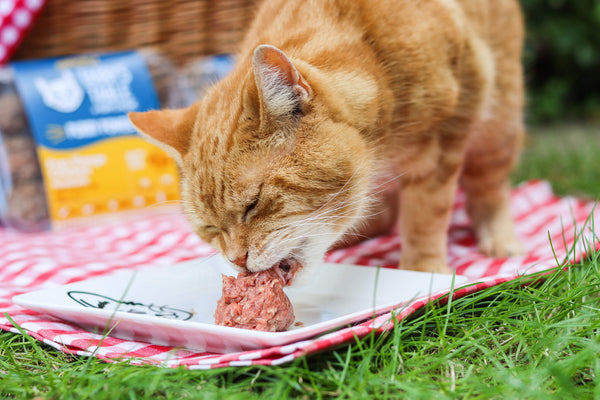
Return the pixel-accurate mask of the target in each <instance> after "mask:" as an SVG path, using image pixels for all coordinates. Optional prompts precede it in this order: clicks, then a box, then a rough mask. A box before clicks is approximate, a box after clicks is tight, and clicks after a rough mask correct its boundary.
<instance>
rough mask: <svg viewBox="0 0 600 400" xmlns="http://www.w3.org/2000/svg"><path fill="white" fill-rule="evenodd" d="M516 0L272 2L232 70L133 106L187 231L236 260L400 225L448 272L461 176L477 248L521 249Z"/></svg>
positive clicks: (276, 256)
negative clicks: (200, 92) (161, 105)
mask: <svg viewBox="0 0 600 400" xmlns="http://www.w3.org/2000/svg"><path fill="white" fill-rule="evenodd" d="M522 39H523V26H522V17H521V12H520V9H519V5H518V3H517V1H516V0H493V1H481V0H421V1H413V0H411V1H406V0H378V1H370V0H266V1H264V3H263V4H262V6H261V8H260V10H259V11H258V14H257V16H256V18H255V21H254V23H253V25H252V26H251V28H250V30H249V32H248V33H247V36H246V38H245V40H244V42H243V43H242V46H241V50H240V52H239V55H238V62H237V65H236V68H235V69H234V71H233V72H232V73H231V74H230V75H229V76H228V77H227V78H225V79H224V80H222V81H221V82H219V83H217V84H216V85H215V86H214V87H213V88H212V89H211V90H210V91H209V92H208V93H207V94H206V96H205V97H204V98H203V99H202V100H201V101H199V102H197V103H195V104H194V105H192V106H191V107H189V108H187V109H182V110H163V111H150V112H147V113H132V114H130V119H131V121H132V122H133V124H134V125H135V126H136V128H137V129H138V130H139V131H140V132H141V133H143V134H144V135H146V136H147V137H149V138H150V139H151V140H153V141H155V142H157V143H158V144H159V145H161V146H162V147H163V148H164V149H165V150H167V151H168V152H169V153H170V154H171V155H172V156H173V157H174V158H175V159H176V160H177V162H178V163H179V165H180V167H181V173H182V187H181V189H182V199H183V205H184V209H185V211H186V214H187V216H188V218H189V220H190V222H191V225H192V227H193V229H194V230H195V231H196V232H197V233H198V235H199V236H200V238H202V239H203V240H205V241H206V242H208V243H210V244H212V245H214V246H215V247H216V248H218V249H220V250H221V252H222V253H223V254H224V256H225V257H226V258H228V259H229V260H230V261H231V262H232V263H233V264H235V265H236V266H237V267H238V269H241V270H244V269H248V270H250V271H260V270H265V269H268V268H271V267H274V266H281V267H285V266H286V264H287V265H288V266H289V265H293V264H294V263H296V265H297V263H300V264H302V265H310V264H312V263H315V262H317V261H319V260H321V259H322V257H323V255H324V253H325V251H326V250H327V249H328V248H330V247H331V246H332V245H334V244H336V243H337V244H339V243H342V244H343V243H349V242H351V241H352V238H363V237H365V236H369V237H370V236H373V235H376V234H379V233H382V232H385V231H388V230H389V229H391V228H392V227H393V226H394V225H395V224H396V222H397V221H396V215H397V214H399V226H400V230H401V233H402V259H401V262H400V266H401V267H402V268H407V269H416V270H421V271H436V272H448V267H447V261H446V239H447V229H448V224H449V219H450V213H451V208H452V204H453V198H454V195H455V192H456V189H457V185H458V184H459V182H460V183H461V184H462V186H463V188H464V190H465V191H466V193H467V196H468V200H467V210H468V213H469V216H470V218H471V221H472V224H473V228H474V230H475V232H476V234H477V238H478V241H479V248H480V250H481V251H482V252H483V253H485V254H488V255H492V256H498V257H503V256H507V255H511V254H517V253H519V252H520V251H521V249H520V244H519V241H518V240H517V238H516V237H515V235H514V233H513V225H512V221H511V217H510V213H509V205H508V189H509V186H508V180H507V176H508V174H509V172H510V170H511V168H512V165H513V163H514V161H515V159H516V156H517V153H518V150H519V147H520V143H521V138H522V135H523V123H522V107H523V78H522V69H521V64H520V56H521V45H522Z"/></svg>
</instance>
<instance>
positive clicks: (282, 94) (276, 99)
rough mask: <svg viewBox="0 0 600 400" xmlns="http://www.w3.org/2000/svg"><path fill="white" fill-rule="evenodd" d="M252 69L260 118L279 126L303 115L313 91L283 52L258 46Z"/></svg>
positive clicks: (265, 46) (266, 46)
mask: <svg viewBox="0 0 600 400" xmlns="http://www.w3.org/2000/svg"><path fill="white" fill-rule="evenodd" d="M252 67H253V70H254V79H255V81H256V86H257V88H258V91H259V95H260V100H261V117H266V118H268V119H269V120H270V122H271V123H280V124H281V123H287V122H289V120H290V119H293V118H295V117H297V116H298V115H299V114H301V113H303V112H304V111H305V109H306V106H307V104H308V103H309V101H310V99H311V97H312V89H311V87H310V85H309V84H308V82H306V79H304V77H303V76H302V75H301V74H300V72H298V70H297V69H296V67H295V66H294V63H293V62H292V61H291V60H290V59H289V58H288V56H287V55H286V54H285V53H284V52H283V51H281V50H279V49H278V48H277V47H274V46H270V45H264V44H263V45H260V46H258V47H257V48H256V50H254V56H253V58H252Z"/></svg>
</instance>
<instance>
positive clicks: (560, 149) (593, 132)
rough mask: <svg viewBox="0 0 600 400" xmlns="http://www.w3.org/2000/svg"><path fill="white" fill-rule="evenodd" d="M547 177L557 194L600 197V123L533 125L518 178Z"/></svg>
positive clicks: (518, 171)
mask: <svg viewBox="0 0 600 400" xmlns="http://www.w3.org/2000/svg"><path fill="white" fill-rule="evenodd" d="M527 179H546V180H549V181H551V182H552V187H553V188H554V191H555V192H556V193H557V194H560V195H565V194H573V195H578V196H588V197H592V198H594V199H595V200H598V199H599V198H600V125H597V126H574V125H570V126H553V127H546V128H533V129H531V132H530V134H529V135H528V136H527V139H526V140H525V146H524V149H523V154H522V157H521V160H520V164H519V166H518V168H517V170H516V171H515V174H514V179H513V180H514V182H520V181H523V180H527Z"/></svg>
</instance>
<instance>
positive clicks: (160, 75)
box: [0, 50, 181, 230]
mask: <svg viewBox="0 0 600 400" xmlns="http://www.w3.org/2000/svg"><path fill="white" fill-rule="evenodd" d="M175 79H176V71H175V69H174V67H173V66H172V64H170V63H169V62H168V61H167V60H166V59H165V58H164V57H161V56H160V55H159V54H157V53H155V52H152V51H149V50H147V51H143V52H121V53H113V54H101V55H84V56H76V57H64V58H54V59H44V60H34V61H20V62H14V63H12V64H10V65H9V66H7V67H4V68H2V69H0V222H1V223H2V224H3V225H6V226H10V227H14V228H17V229H21V230H41V229H46V228H50V227H52V228H59V227H63V226H69V225H74V224H81V223H85V222H86V221H97V220H98V218H107V217H109V216H125V214H131V213H133V212H135V211H137V212H148V210H151V211H152V210H154V209H160V207H157V205H160V204H167V203H175V202H174V201H176V200H178V199H179V182H178V170H177V166H176V165H175V164H174V162H173V161H172V160H171V159H170V158H169V157H168V156H167V155H166V154H165V153H164V152H163V151H162V150H161V149H159V148H158V147H156V146H154V145H153V144H150V143H148V142H147V141H146V140H144V139H143V138H141V137H140V136H139V135H138V134H137V132H136V131H135V129H134V128H133V126H132V125H131V123H130V122H129V120H128V118H127V112H129V111H147V110H151V109H159V108H163V107H178V106H180V105H181V100H177V98H176V95H177V92H178V91H177V90H171V89H172V88H175V87H176V85H175V83H174V80H175Z"/></svg>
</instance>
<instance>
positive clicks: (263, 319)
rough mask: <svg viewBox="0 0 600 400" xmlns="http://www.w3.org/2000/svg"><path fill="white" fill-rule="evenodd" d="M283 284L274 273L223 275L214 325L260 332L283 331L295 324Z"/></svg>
mask: <svg viewBox="0 0 600 400" xmlns="http://www.w3.org/2000/svg"><path fill="white" fill-rule="evenodd" d="M284 284H285V280H284V279H282V276H281V274H280V273H278V272H277V271H275V270H274V269H270V270H266V271H261V272H257V273H249V272H240V273H239V274H238V276H237V278H234V277H232V276H226V275H223V296H222V297H221V299H219V301H218V302H217V310H216V311H215V323H216V324H217V325H223V326H232V327H236V328H245V329H254V330H259V331H269V332H276V331H283V330H286V329H287V328H288V327H289V326H290V325H292V323H293V322H294V319H295V316H294V308H293V307H292V303H291V302H290V299H288V297H287V296H286V294H285V293H284V292H283V286H284Z"/></svg>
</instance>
